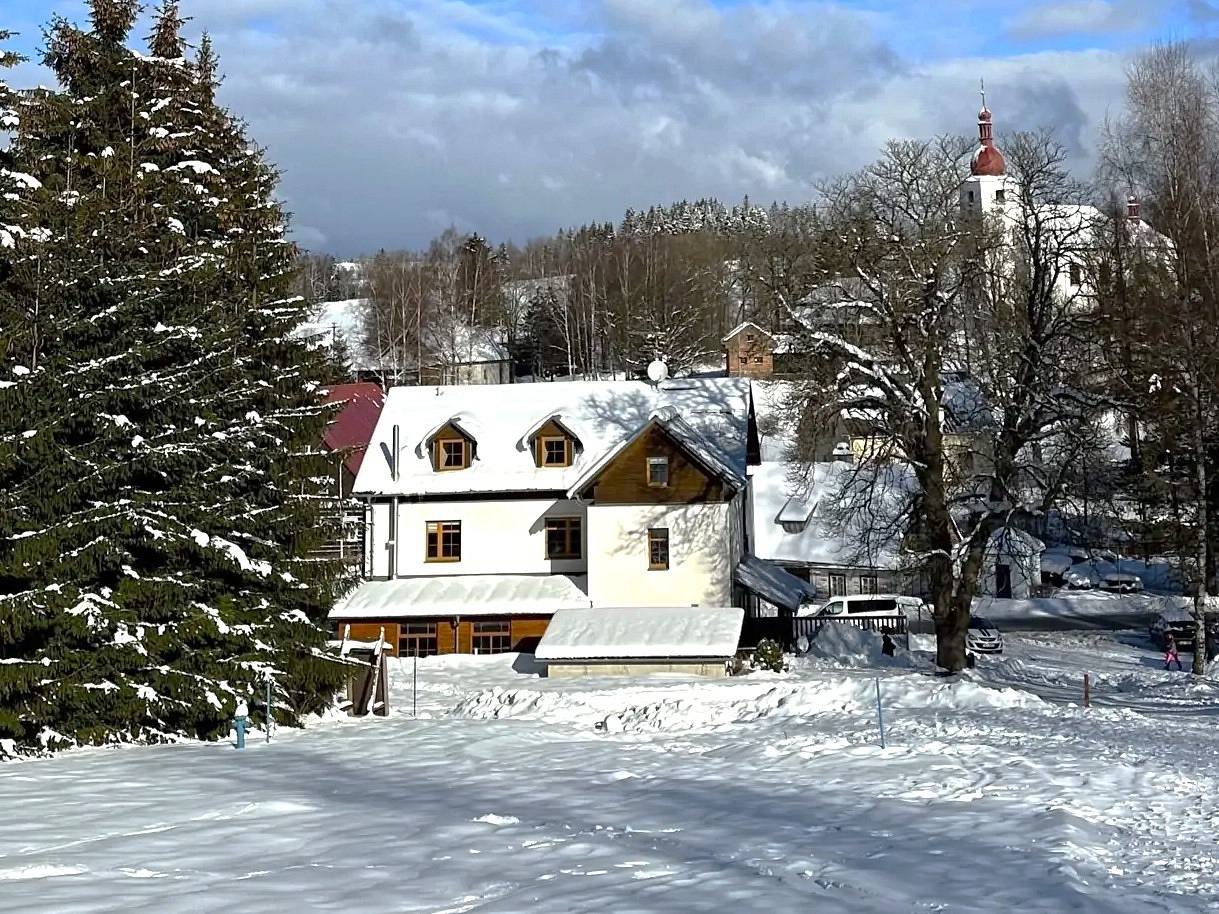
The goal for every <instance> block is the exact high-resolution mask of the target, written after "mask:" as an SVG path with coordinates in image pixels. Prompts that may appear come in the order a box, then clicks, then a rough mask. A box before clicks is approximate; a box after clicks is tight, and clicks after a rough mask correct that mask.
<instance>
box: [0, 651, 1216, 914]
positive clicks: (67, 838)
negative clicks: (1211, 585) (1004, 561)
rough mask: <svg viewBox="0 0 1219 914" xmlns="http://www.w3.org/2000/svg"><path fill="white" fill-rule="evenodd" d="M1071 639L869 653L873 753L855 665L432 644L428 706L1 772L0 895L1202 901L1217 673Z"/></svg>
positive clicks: (1018, 906)
mask: <svg viewBox="0 0 1219 914" xmlns="http://www.w3.org/2000/svg"><path fill="white" fill-rule="evenodd" d="M1087 637H1088V638H1092V639H1095V641H1094V643H1091V644H1083V645H1081V644H1079V643H1078V639H1077V638H1072V641H1071V642H1070V643H1067V642H1064V640H1063V639H1062V638H1061V637H1058V638H1055V636H1049V635H1046V636H1038V637H1036V638H1031V637H1030V638H1027V639H1013V642H1014V643H1013V645H1012V648H1011V649H1010V650H1009V655H1008V656H1007V657H1005V658H1001V659H993V660H992V659H988V660H987V661H985V662H984V663H983V664H982V666H981V667H980V668H979V669H978V670H977V671H975V673H974V674H972V675H973V678H972V680H970V681H964V682H960V683H955V684H953V683H947V682H944V681H942V680H937V679H934V678H932V677H929V676H925V675H923V674H922V673H920V672H918V671H911V670H903V669H892V670H887V671H885V674H884V680H883V690H884V695H885V701H886V705H887V724H888V730H889V733H888V735H889V748H886V749H883V750H882V749H880V748H879V746H878V745H877V733H876V720H875V708H874V706H873V704H872V696H873V694H874V693H873V689H874V684H873V681H872V679H871V678H870V676H871V675H872V672H871V671H866V670H857V669H850V668H836V667H834V666H833V665H832V664H829V663H825V662H811V663H808V662H802V663H801V664H800V667H799V669H798V670H797V671H795V672H794V673H792V674H788V675H782V676H750V677H745V678H743V679H737V680H729V681H724V682H716V683H692V682H689V681H686V680H680V679H669V680H666V679H659V680H648V681H647V683H646V684H643V685H641V684H640V683H638V682H637V683H633V684H628V683H623V682H620V681H619V682H613V681H603V682H597V681H592V682H588V683H579V684H573V683H572V682H570V681H566V682H562V683H560V682H558V681H547V680H540V679H537V678H535V677H531V676H526V675H521V674H518V673H514V672H513V671H512V669H511V668H510V666H509V665H508V662H507V661H505V660H504V659H502V658H482V659H478V658H457V659H449V660H445V661H428V662H425V663H423V664H422V665H421V667H420V686H421V689H422V693H421V705H420V708H421V711H422V712H423V713H425V714H428V715H434V716H433V717H432V718H431V719H422V720H417V721H416V720H412V719H410V717H409V715H402V714H401V713H399V714H397V715H395V716H393V717H391V718H390V719H388V720H383V721H360V722H357V721H338V722H327V723H325V724H319V725H318V726H317V727H315V728H314V729H312V730H310V731H306V732H298V733H290V734H285V735H284V738H283V739H281V740H279V741H277V742H275V743H272V744H271V745H270V746H266V745H264V744H262V743H261V742H258V741H257V740H255V741H254V742H253V743H252V744H251V747H250V749H249V750H247V751H246V752H245V753H238V752H235V751H234V750H233V749H232V748H231V747H229V746H216V745H197V744H196V745H182V746H171V747H160V748H152V749H125V750H117V751H87V752H78V753H70V754H67V755H64V756H62V757H59V758H55V759H49V760H40V761H31V762H22V763H16V764H9V765H5V766H0V808H2V809H4V810H5V811H6V815H5V817H4V818H3V819H2V820H0V911H4V912H33V911H38V912H44V911H54V912H71V914H76V912H100V911H127V912H134V911H150V912H151V911H157V912H163V911H182V912H187V911H189V912H210V911H221V910H224V911H241V912H283V911H286V910H297V911H353V910H362V911H376V912H381V911H387V912H388V911H395V912H429V914H456V912H497V914H506V912H530V914H550V912H554V914H566V912H572V914H574V912H589V914H592V912H598V914H604V912H695V911H717V912H719V911H725V910H727V911H768V912H775V914H779V912H787V911H797V910H813V911H818V912H840V911H841V912H848V911H849V912H853V914H858V912H884V914H894V912H916V911H917V912H923V911H942V912H967V911H968V912H976V911H987V912H989V911H994V912H1000V911H1002V912H1011V911H1021V912H1061V911H1067V910H1070V911H1082V912H1098V914H1099V912H1144V911H1164V912H1168V911H1172V912H1178V911H1180V912H1190V911H1208V910H1219V887H1217V881H1219V877H1217V875H1216V874H1217V873H1219V845H1217V844H1216V838H1215V835H1214V827H1215V823H1216V822H1217V821H1219V818H1216V817H1217V816H1219V737H1217V736H1216V723H1219V719H1217V718H1216V717H1215V716H1214V708H1215V706H1216V700H1217V698H1219V689H1217V688H1216V686H1215V684H1214V683H1212V682H1204V683H1201V684H1194V683H1192V681H1191V680H1190V678H1189V677H1187V676H1176V677H1173V676H1172V675H1168V676H1166V675H1165V674H1163V673H1162V671H1159V670H1157V669H1155V668H1154V667H1152V666H1151V665H1150V663H1148V662H1147V661H1148V660H1149V659H1151V657H1152V655H1150V653H1149V652H1145V651H1144V652H1139V651H1138V650H1137V648H1134V647H1132V646H1130V645H1128V644H1126V643H1124V642H1122V641H1121V640H1120V639H1117V638H1112V637H1108V636H1101V635H1089V636H1087ZM1081 659H1086V661H1087V663H1088V664H1089V665H1091V666H1092V667H1093V670H1092V671H1093V672H1094V673H1095V675H1096V676H1097V677H1098V682H1099V686H1098V695H1097V700H1098V704H1100V705H1102V706H1099V707H1094V708H1093V709H1091V710H1089V711H1085V710H1083V709H1081V708H1079V707H1076V706H1074V705H1070V704H1065V703H1061V702H1065V701H1067V700H1074V699H1073V697H1072V696H1071V695H1070V689H1071V684H1072V683H1073V682H1074V681H1075V680H1076V679H1077V678H1078V675H1079V673H1080V669H1081ZM406 669H409V667H406ZM405 671H406V670H405V669H404V670H403V671H400V672H405ZM409 682H410V679H409V676H408V675H399V676H398V679H397V683H398V690H397V692H396V698H397V701H398V708H399V709H401V708H404V707H406V708H409V704H410V702H409V694H407V693H404V692H403V691H402V688H401V686H402V684H406V685H407V686H409ZM1038 692H1040V693H1041V697H1039V696H1038V694H1035V693H1038ZM1046 698H1049V699H1052V700H1046ZM1106 703H1112V704H1113V705H1115V706H1112V707H1107V706H1104V705H1105V704H1106ZM1123 703H1124V706H1118V705H1123ZM455 707H456V708H459V714H460V716H450V715H449V712H450V711H452V709H454V708H455ZM1174 710H1180V711H1187V712H1189V713H1186V714H1181V715H1179V717H1178V718H1177V719H1175V720H1173V721H1172V722H1171V725H1169V724H1168V721H1167V717H1166V715H1167V714H1170V713H1172V712H1173V711H1174ZM442 715H443V716H442Z"/></svg>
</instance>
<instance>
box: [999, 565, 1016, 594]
mask: <svg viewBox="0 0 1219 914" xmlns="http://www.w3.org/2000/svg"><path fill="white" fill-rule="evenodd" d="M995 596H996V597H1002V598H1004V599H1008V600H1010V599H1011V598H1012V566H1011V565H996V566H995Z"/></svg>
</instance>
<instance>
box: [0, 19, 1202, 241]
mask: <svg viewBox="0 0 1219 914" xmlns="http://www.w3.org/2000/svg"><path fill="white" fill-rule="evenodd" d="M4 7H5V12H4V14H3V16H2V17H0V26H3V27H7V28H11V29H15V30H17V31H20V32H22V33H23V34H22V35H21V37H20V38H19V39H18V40H17V44H18V47H19V48H20V49H22V50H24V51H26V52H27V53H29V54H31V55H34V54H35V52H36V48H37V45H38V43H39V42H40V25H41V24H42V23H45V22H46V21H47V20H48V19H49V18H50V16H51V15H52V14H53V13H58V14H60V15H63V16H65V17H66V18H69V19H73V20H77V21H84V19H85V7H84V4H83V2H79V0H5V3H4ZM182 9H183V13H184V14H185V15H187V16H190V17H192V21H191V23H190V25H189V27H188V36H189V37H191V38H194V37H196V36H197V35H198V33H199V30H200V29H201V28H203V27H207V28H208V30H209V31H210V32H211V33H212V35H213V38H214V39H215V43H216V46H217V49H218V50H219V52H220V55H221V65H222V69H223V71H224V72H225V74H226V80H225V83H224V85H223V87H222V97H223V99H224V101H225V102H226V103H227V104H229V105H230V106H231V107H232V108H233V109H234V110H235V111H236V112H238V113H239V114H241V115H242V116H243V117H245V118H246V119H247V120H248V121H249V122H250V125H251V130H252V133H253V135H254V136H255V138H256V139H257V140H259V141H260V142H261V143H262V144H264V145H265V146H267V147H268V149H269V151H270V154H271V157H272V158H273V159H274V160H275V161H276V162H277V163H278V164H279V165H280V166H281V168H282V169H283V171H284V181H283V185H282V193H283V196H284V198H285V199H286V201H287V202H288V204H289V206H290V208H291V209H292V211H293V213H294V214H295V222H294V224H295V233H296V237H297V238H298V239H299V240H300V241H301V242H302V243H303V244H305V245H307V246H309V247H311V248H314V249H326V250H331V251H333V252H335V253H339V254H354V253H358V252H361V251H370V250H376V249H377V248H380V247H398V246H414V245H421V244H424V243H426V241H427V240H428V239H429V238H430V237H432V236H433V235H434V234H436V233H437V232H439V231H441V230H442V229H443V228H445V227H446V226H448V225H450V224H452V225H456V226H457V227H458V228H459V229H462V230H466V231H474V230H477V231H480V232H482V233H483V234H485V235H488V236H490V237H491V238H493V239H495V240H506V239H508V238H512V239H515V240H517V241H523V240H526V239H527V238H529V237H531V236H534V235H537V234H541V233H547V232H551V231H553V230H555V229H557V228H560V227H562V226H567V225H572V224H578V223H581V222H585V221H593V220H605V219H614V218H617V217H619V216H620V215H621V213H622V211H623V210H624V209H626V208H627V207H628V206H630V207H636V208H638V207H641V206H643V207H646V206H648V205H650V204H653V203H663V202H668V201H672V200H676V199H682V198H696V197H701V196H712V195H714V196H718V197H721V198H722V199H726V200H737V199H739V198H740V197H742V196H744V195H746V194H748V195H749V196H750V197H751V198H752V199H754V200H763V201H769V200H771V199H788V200H793V201H794V200H800V199H806V198H807V197H809V196H810V195H811V194H812V193H813V188H814V186H815V184H816V183H817V182H818V181H819V180H822V179H824V178H826V177H828V176H830V175H833V174H836V173H839V172H841V171H844V170H847V169H851V168H856V167H859V166H860V165H863V164H865V163H866V162H867V161H869V160H870V159H871V158H872V157H874V156H875V154H876V152H877V150H878V149H879V148H880V146H881V144H882V143H883V142H884V141H885V140H886V139H888V138H890V137H897V136H929V135H932V134H936V133H940V132H945V131H953V132H959V133H969V132H972V131H973V130H974V116H975V114H976V110H977V102H978V99H977V82H978V79H979V78H980V77H985V79H986V82H987V90H988V100H989V102H990V105H991V107H992V109H994V111H995V117H996V125H997V129H998V130H999V132H1000V134H1001V133H1002V131H1004V130H1006V129H1018V128H1031V127H1050V128H1053V129H1054V130H1056V131H1057V133H1058V135H1059V138H1060V139H1061V140H1062V141H1063V142H1064V143H1065V144H1066V145H1067V147H1068V148H1069V149H1070V150H1071V152H1072V155H1073V164H1074V166H1075V168H1076V170H1077V172H1079V176H1080V177H1082V178H1088V177H1090V170H1091V166H1092V162H1093V158H1094V149H1095V145H1096V142H1097V137H1098V129H1099V126H1100V124H1101V123H1102V122H1103V120H1104V118H1105V116H1106V115H1107V114H1111V113H1114V112H1116V111H1117V110H1119V109H1120V106H1121V102H1122V91H1123V86H1122V78H1123V77H1122V73H1123V68H1124V66H1125V65H1126V63H1127V62H1128V61H1129V59H1130V56H1131V55H1132V54H1134V53H1137V51H1138V50H1139V49H1140V48H1142V47H1145V46H1146V45H1148V44H1149V43H1151V42H1153V41H1157V40H1188V41H1195V42H1197V43H1198V44H1199V46H1200V47H1202V48H1203V49H1204V51H1205V52H1207V53H1210V49H1211V48H1212V47H1213V45H1214V40H1215V38H1216V37H1217V35H1219V0H1170V2H1156V0H1063V2H1054V0H1049V2H1038V0H1034V2H1019V0H991V2H977V0H938V2H937V0H895V2H880V0H836V2H835V0H819V2H812V0H532V2H524V0H182ZM146 32H147V28H146V26H145V25H144V24H141V25H140V26H139V27H138V28H137V29H136V30H135V33H134V35H135V38H136V43H137V44H138V43H139V40H140V39H142V37H143V35H144V34H146ZM48 80H49V77H48V76H47V75H46V74H45V73H44V72H41V71H40V68H39V67H38V66H37V65H36V64H35V63H30V64H27V65H25V66H23V67H22V68H20V69H19V70H18V72H17V73H16V74H15V76H14V78H13V79H12V80H11V81H12V82H14V83H15V84H17V85H25V84H30V83H33V82H46V81H48Z"/></svg>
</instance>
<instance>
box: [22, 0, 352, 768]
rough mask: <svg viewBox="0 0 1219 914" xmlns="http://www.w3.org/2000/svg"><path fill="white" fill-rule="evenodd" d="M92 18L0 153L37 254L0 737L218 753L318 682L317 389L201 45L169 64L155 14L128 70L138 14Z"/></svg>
mask: <svg viewBox="0 0 1219 914" xmlns="http://www.w3.org/2000/svg"><path fill="white" fill-rule="evenodd" d="M90 8H91V21H92V28H91V29H89V30H87V31H86V30H83V29H78V28H76V27H75V26H73V25H71V24H69V23H67V22H65V21H62V20H58V21H55V22H54V23H52V26H51V28H50V30H49V32H48V38H47V48H46V52H45V55H44V62H45V63H46V64H47V65H48V66H49V67H51V68H52V69H53V70H54V72H55V74H56V76H57V77H58V79H59V83H60V88H59V90H58V91H43V92H40V93H37V94H34V95H32V96H31V97H30V98H29V99H28V100H26V101H24V102H23V104H22V106H21V123H20V126H19V128H18V130H17V132H16V136H15V139H14V142H13V147H12V155H13V158H14V162H15V167H16V169H17V170H21V171H26V172H29V173H30V174H32V175H33V176H34V178H35V179H36V180H37V182H38V183H39V184H40V186H41V187H40V190H39V194H40V200H41V205H40V208H39V212H38V216H39V225H40V227H41V232H40V234H39V243H38V244H37V245H34V244H33V243H31V244H30V245H27V248H28V251H27V252H26V255H25V257H24V259H21V260H19V261H18V263H17V266H16V268H15V269H14V270H13V271H12V275H11V276H10V278H9V280H8V282H7V284H6V285H7V286H8V289H7V292H8V294H10V295H12V296H13V297H14V298H15V299H17V300H33V299H35V298H36V299H37V300H38V301H39V303H40V305H39V311H38V313H37V315H36V316H27V317H26V319H25V320H24V322H23V327H22V330H20V331H18V332H17V333H15V334H13V338H14V340H15V343H16V345H15V346H12V347H10V349H9V351H8V352H7V353H5V360H6V361H5V364H4V365H3V366H0V377H8V376H10V375H11V374H12V371H13V369H14V368H18V367H19V368H20V369H21V371H19V373H18V375H17V376H16V378H15V380H18V381H19V383H14V384H12V385H11V386H10V387H8V388H5V389H4V390H0V440H3V441H8V440H10V439H11V440H12V442H13V444H12V450H11V453H9V454H8V455H7V457H6V455H5V453H4V452H3V451H0V541H2V542H5V543H6V545H5V546H2V547H0V601H3V602H2V603H0V605H3V606H5V607H6V610H5V613H4V621H3V623H0V626H2V627H0V645H3V647H0V651H3V652H4V653H3V657H2V659H4V660H5V661H7V662H5V663H3V664H0V705H2V706H3V707H5V708H7V709H8V713H7V714H4V715H0V738H5V737H7V738H11V739H14V740H16V742H17V744H18V745H19V746H22V747H26V748H38V747H40V746H46V747H52V748H54V747H59V746H63V745H71V744H73V743H85V742H88V743H101V742H110V741H116V740H129V739H133V740H148V739H166V738H173V737H176V736H179V735H189V736H198V737H204V738H214V737H216V736H218V735H220V734H222V733H224V732H227V725H228V719H229V718H230V717H231V714H232V708H233V704H234V700H235V698H236V697H237V696H239V695H240V696H246V695H249V694H250V693H251V692H254V693H255V694H261V689H262V686H261V679H262V677H263V676H264V675H265V674H267V673H270V674H271V675H272V677H273V679H274V682H275V686H276V692H277V698H276V702H277V704H278V705H279V707H280V708H281V709H282V711H281V713H280V714H279V715H277V719H278V720H280V722H288V723H292V722H296V721H297V720H299V717H300V715H301V714H304V713H308V712H311V711H315V710H317V709H319V708H321V707H323V706H324V705H325V704H326V703H327V702H328V701H329V700H330V698H331V696H332V694H333V691H334V689H335V688H336V687H337V685H338V682H339V672H338V668H337V667H336V665H335V664H334V663H333V662H332V661H331V660H330V659H329V658H328V657H327V656H326V655H325V653H324V652H323V650H322V647H323V643H324V640H325V637H326V635H325V632H324V629H323V628H322V623H323V621H324V617H325V613H326V610H327V609H328V607H329V606H330V605H331V604H332V602H333V598H334V596H335V594H336V589H337V588H338V587H340V586H343V584H344V583H345V582H344V581H342V580H341V579H340V576H339V574H338V572H337V571H336V569H335V568H334V566H331V565H327V564H323V563H315V562H310V561H308V560H307V556H308V555H309V553H310V551H311V550H312V548H313V547H314V546H315V545H316V544H317V542H318V541H319V539H320V538H321V537H323V536H324V535H325V534H326V531H324V530H322V529H321V524H320V521H319V510H318V509H319V505H320V504H321V500H320V498H318V497H317V496H318V493H319V490H318V485H317V480H318V479H319V478H320V477H322V476H324V470H322V468H321V466H322V465H321V464H319V460H320V459H321V458H320V457H319V455H318V447H317V443H318V442H319V441H320V437H321V432H322V428H323V427H324V424H325V422H326V418H327V417H326V415H325V414H324V411H323V407H322V405H321V398H320V396H319V392H320V390H321V381H322V380H323V379H325V378H327V377H330V376H332V374H333V371H334V367H333V366H332V365H330V364H328V363H327V362H326V361H324V360H325V356H324V355H322V354H320V353H317V352H314V351H311V350H310V349H309V348H307V347H306V346H305V345H304V344H302V343H299V342H296V341H294V340H293V339H292V337H291V330H292V329H293V328H294V327H295V326H297V325H298V324H299V323H300V322H301V321H302V320H303V319H304V313H303V311H304V304H303V302H301V301H300V300H299V299H296V298H294V297H293V296H292V295H291V286H292V281H293V272H294V269H295V262H296V251H295V248H294V246H293V245H292V244H291V243H290V242H289V241H288V240H287V238H286V236H285V224H286V215H285V213H284V211H283V209H282V208H281V206H280V205H279V203H278V202H277V201H276V200H275V197H274V191H275V186H276V180H277V175H276V173H275V171H274V169H273V168H271V167H270V166H269V165H268V164H267V162H266V159H265V157H264V155H263V153H262V151H261V150H260V149H258V148H256V147H254V146H252V145H251V144H250V142H249V141H248V139H247V136H246V132H245V128H244V125H243V124H241V123H240V122H239V121H238V120H236V119H235V118H234V117H233V116H232V115H231V114H229V113H228V112H227V111H225V110H224V109H223V108H221V107H220V106H219V105H218V104H217V102H216V99H215V82H216V62H215V57H214V55H213V54H212V52H211V49H210V43H208V45H207V46H205V47H204V48H203V49H201V50H202V55H201V57H200V58H197V59H193V60H192V59H187V58H186V57H184V56H183V54H184V50H185V45H184V43H183V41H182V38H181V34H180V28H181V25H182V19H181V17H180V16H179V14H178V7H177V3H175V2H172V0H170V2H165V3H163V5H162V6H161V7H160V8H159V9H158V11H157V14H156V17H155V24H154V29H153V32H152V34H151V36H150V37H149V42H148V44H149V54H148V55H141V54H137V53H135V52H133V51H131V50H129V49H128V48H127V47H126V46H125V44H124V42H125V41H126V39H127V35H128V32H129V30H130V28H131V26H132V24H133V23H134V20H135V14H136V11H137V4H136V3H135V2H134V0H92V2H91V3H90ZM31 671H33V673H32V674H31Z"/></svg>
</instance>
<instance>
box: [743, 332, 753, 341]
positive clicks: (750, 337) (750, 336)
mask: <svg viewBox="0 0 1219 914" xmlns="http://www.w3.org/2000/svg"><path fill="white" fill-rule="evenodd" d="M745 342H746V343H752V342H753V334H752V333H746V334H745Z"/></svg>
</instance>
